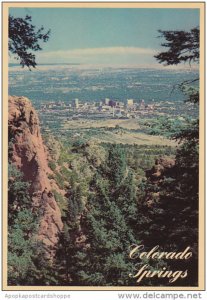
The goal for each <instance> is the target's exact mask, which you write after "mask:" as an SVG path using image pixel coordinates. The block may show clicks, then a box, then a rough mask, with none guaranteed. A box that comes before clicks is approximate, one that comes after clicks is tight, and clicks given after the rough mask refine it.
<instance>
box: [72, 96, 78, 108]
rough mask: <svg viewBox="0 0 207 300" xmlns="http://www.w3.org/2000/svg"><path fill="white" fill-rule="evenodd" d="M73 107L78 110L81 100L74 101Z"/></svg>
mask: <svg viewBox="0 0 207 300" xmlns="http://www.w3.org/2000/svg"><path fill="white" fill-rule="evenodd" d="M73 106H74V107H75V108H78V107H79V100H78V99H77V98H76V99H75V100H74V101H73Z"/></svg>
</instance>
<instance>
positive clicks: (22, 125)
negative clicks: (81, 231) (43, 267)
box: [8, 96, 63, 257]
mask: <svg viewBox="0 0 207 300" xmlns="http://www.w3.org/2000/svg"><path fill="white" fill-rule="evenodd" d="M8 130H9V140H10V141H11V142H10V152H11V154H10V155H11V158H10V159H11V161H12V163H14V164H15V165H16V166H17V168H18V169H20V170H21V171H22V173H23V174H24V178H25V180H26V181H29V182H30V183H31V185H30V195H31V199H32V201H33V206H34V208H36V209H41V211H42V218H41V221H40V226H39V233H38V237H39V239H41V240H42V241H43V243H44V244H45V245H46V249H47V251H48V253H49V255H50V257H52V256H53V254H54V250H55V246H56V244H57V242H58V235H59V233H60V232H61V230H62V228H63V224H62V221H61V212H60V209H59V207H58V205H57V203H56V201H55V198H54V195H53V193H52V187H51V184H50V181H49V179H48V174H50V173H51V170H50V168H49V167H48V152H47V149H46V147H45V145H44V143H43V140H42V136H41V133H40V125H39V118H38V115H37V113H36V111H35V109H34V108H33V107H32V104H31V102H30V101H29V100H28V99H27V98H25V97H16V96H10V97H9V118H8Z"/></svg>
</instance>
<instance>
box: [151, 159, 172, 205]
mask: <svg viewBox="0 0 207 300" xmlns="http://www.w3.org/2000/svg"><path fill="white" fill-rule="evenodd" d="M174 168H175V159H173V158H169V157H167V158H166V157H160V158H157V159H156V160H155V165H154V166H153V167H152V168H151V169H149V170H146V171H145V174H146V177H147V181H148V183H150V184H151V185H152V186H153V187H154V191H147V193H146V200H145V203H146V206H148V207H152V206H153V205H154V204H156V203H157V202H159V198H160V192H159V190H160V188H161V186H162V183H163V181H164V179H165V177H170V176H171V175H173V173H174V171H175V170H174Z"/></svg>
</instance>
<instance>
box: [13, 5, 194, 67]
mask: <svg viewBox="0 0 207 300" xmlns="http://www.w3.org/2000/svg"><path fill="white" fill-rule="evenodd" d="M9 12H10V14H11V15H13V16H14V17H24V16H25V15H26V14H28V15H31V16H32V22H33V24H34V25H36V26H37V28H39V27H40V26H41V25H43V26H44V28H45V29H51V36H50V39H49V41H48V42H47V43H44V44H42V47H43V50H42V51H40V52H38V53H37V52H36V57H37V62H38V63H80V64H105V65H146V66H147V65H149V66H150V65H152V64H153V65H156V64H158V62H156V60H155V58H154V57H153V56H154V55H155V54H156V53H158V52H159V51H161V50H162V51H163V50H164V49H163V48H161V46H160V44H161V42H162V41H163V40H162V39H160V38H158V35H159V33H158V30H159V29H161V30H190V29H192V28H193V27H196V26H199V10H198V9H174V8H173V9H170V8H153V9H151V8H12V9H10V11H9ZM12 62H14V61H12Z"/></svg>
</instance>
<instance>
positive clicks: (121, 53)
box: [39, 47, 156, 63]
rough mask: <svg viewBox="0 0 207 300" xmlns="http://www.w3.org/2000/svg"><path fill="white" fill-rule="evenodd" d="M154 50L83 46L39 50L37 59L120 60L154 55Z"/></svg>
mask: <svg viewBox="0 0 207 300" xmlns="http://www.w3.org/2000/svg"><path fill="white" fill-rule="evenodd" d="M155 53H156V51H155V50H154V49H149V48H139V47H105V48H85V49H73V50H66V51H63V50H58V51H48V52H41V53H40V54H39V60H41V61H42V60H47V61H54V60H56V61H58V60H61V61H64V60H65V61H68V60H69V61H71V62H72V61H75V60H76V61H77V62H91V63H92V62H93V61H94V62H97V61H109V60H111V59H115V61H119V60H120V61H121V59H122V58H125V59H130V56H131V57H132V56H133V57H137V58H138V57H139V58H140V57H143V56H145V57H146V56H151V57H153V55H155Z"/></svg>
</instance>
